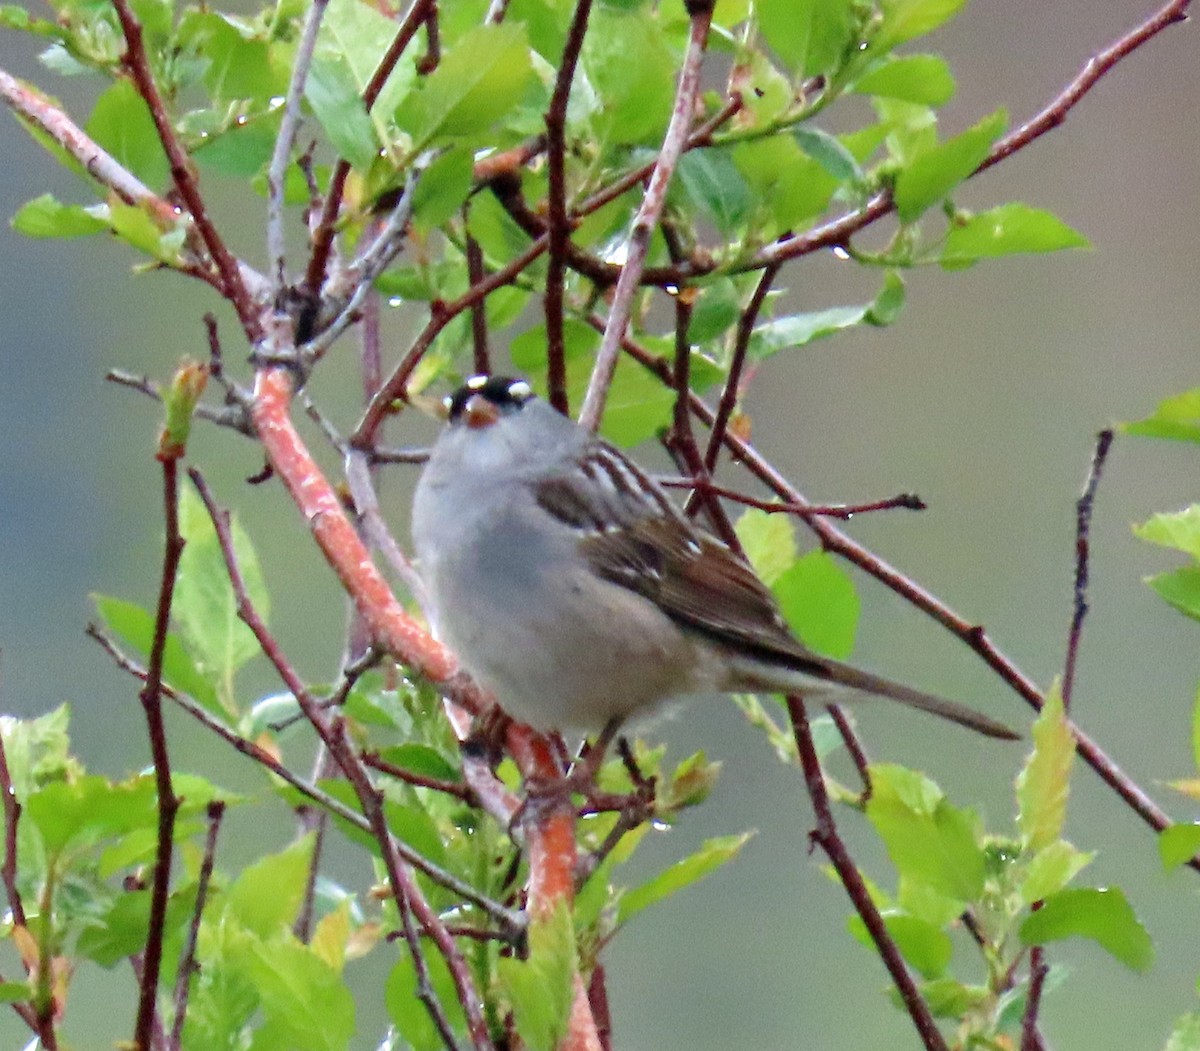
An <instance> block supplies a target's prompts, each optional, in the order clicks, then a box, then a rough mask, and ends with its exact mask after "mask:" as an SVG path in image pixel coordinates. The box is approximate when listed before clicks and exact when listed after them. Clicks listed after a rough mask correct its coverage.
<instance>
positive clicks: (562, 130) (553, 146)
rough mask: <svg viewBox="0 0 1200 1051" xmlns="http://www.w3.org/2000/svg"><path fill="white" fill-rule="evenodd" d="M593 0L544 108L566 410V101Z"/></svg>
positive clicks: (552, 381) (552, 392) (552, 386)
mask: <svg viewBox="0 0 1200 1051" xmlns="http://www.w3.org/2000/svg"><path fill="white" fill-rule="evenodd" d="M591 10H592V0H578V2H577V3H576V5H575V14H574V15H573V16H572V18H571V27H570V29H569V30H568V31H567V40H566V43H565V44H564V45H563V53H562V60H561V61H560V62H559V66H558V76H557V78H556V79H555V82H554V93H553V94H552V95H551V96H550V105H549V107H548V108H547V109H546V116H545V120H546V167H547V176H548V189H547V203H548V206H549V207H548V208H547V216H546V228H547V230H548V232H549V234H550V254H549V257H548V259H547V263H548V265H547V268H546V301H545V316H546V387H547V390H548V393H549V397H550V404H551V405H553V406H554V407H555V408H556V409H558V411H559V412H562V413H565V412H567V409H568V406H567V368H566V361H565V358H564V354H565V351H564V349H563V284H564V281H565V279H566V253H567V244H568V242H569V241H570V239H571V227H570V222H569V219H568V217H567V177H566V149H567V147H566V126H567V102H568V100H569V99H570V96H571V85H572V83H573V82H574V80H575V67H576V64H577V63H578V62H579V55H580V52H581V51H582V50H583V38H584V35H585V34H586V33H587V24H588V16H589V15H590V14H591Z"/></svg>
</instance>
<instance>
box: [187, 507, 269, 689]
mask: <svg viewBox="0 0 1200 1051" xmlns="http://www.w3.org/2000/svg"><path fill="white" fill-rule="evenodd" d="M179 528H180V532H181V533H182V534H183V537H184V540H185V541H186V545H185V546H184V549H183V555H182V556H181V557H180V560H179V579H178V581H177V583H176V587H175V601H174V604H173V606H172V609H171V613H172V616H173V617H174V618H175V620H176V621H177V623H178V624H179V627H180V632H181V634H182V636H183V639H184V642H185V643H186V645H187V647H188V649H189V650H190V651H191V653H192V655H193V656H194V657H195V659H196V663H197V665H198V666H199V667H200V669H201V671H202V672H203V673H204V674H205V675H206V676H208V677H209V678H211V679H212V681H214V682H215V683H216V684H217V691H218V694H219V696H220V698H221V702H222V703H223V704H224V705H225V707H226V708H227V709H228V710H229V711H231V712H232V711H234V710H235V705H234V691H233V677H234V675H235V674H236V672H237V670H238V669H239V668H240V667H241V666H242V665H243V664H245V663H246V662H247V661H248V660H250V658H251V657H253V656H255V655H256V654H257V653H258V642H257V640H256V639H255V638H254V633H253V632H252V631H251V630H250V629H249V628H248V627H247V626H246V625H245V624H244V623H243V622H242V621H241V619H240V618H239V617H238V614H237V600H236V599H235V598H234V594H233V586H232V584H230V582H229V573H228V571H227V570H226V568H225V560H224V558H223V556H222V554H221V545H220V542H219V541H218V539H217V531H216V529H214V528H213V524H212V520H211V519H210V518H209V516H208V512H207V511H206V510H205V509H204V505H203V504H202V503H201V501H200V498H199V497H198V496H196V494H195V493H194V492H193V491H192V490H191V489H190V488H185V489H184V490H183V491H182V492H181V494H180V502H179ZM230 531H231V533H232V536H233V548H234V553H235V554H236V555H237V561H238V568H239V569H240V570H241V574H242V579H243V581H244V582H245V585H246V591H247V593H248V595H249V596H250V600H251V601H252V602H253V603H254V605H255V608H256V609H257V610H258V614H259V616H260V617H262V618H263V620H266V619H267V618H268V616H269V615H270V600H269V598H268V596H267V590H266V584H265V583H264V581H263V576H262V570H261V569H260V568H259V564H258V556H257V555H256V554H255V553H254V548H253V547H252V546H251V543H250V538H249V536H247V534H246V532H245V531H244V530H243V529H242V527H241V525H240V524H239V523H238V521H237V519H236V518H233V519H231V520H230Z"/></svg>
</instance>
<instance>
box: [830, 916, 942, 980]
mask: <svg viewBox="0 0 1200 1051" xmlns="http://www.w3.org/2000/svg"><path fill="white" fill-rule="evenodd" d="M883 922H884V925H885V926H886V927H887V929H888V933H889V934H890V935H891V936H892V939H893V940H894V941H895V943H896V947H897V948H898V949H899V950H900V952H901V954H902V955H903V956H904V959H905V960H907V961H908V963H909V964H910V965H911V966H912V967H914V968H915V969H916V970H917V971H918V972H920V974H921V976H922V977H923V978H929V979H932V978H940V977H942V975H944V974H945V973H946V968H947V967H948V966H949V964H950V957H951V956H953V954H954V943H953V942H952V941H951V940H950V935H948V934H947V933H946V932H945V931H944V930H942V929H941V928H939V927H936V926H934V925H933V924H932V923H929V922H928V921H926V920H922V919H918V918H917V917H916V916H909V915H907V914H906V913H902V912H892V913H886V914H885V915H884V917H883ZM849 926H850V933H851V934H853V935H854V937H855V939H856V940H857V941H859V942H861V943H862V944H863V945H865V946H866V947H867V948H868V949H871V948H873V947H874V942H873V941H872V940H871V935H870V934H869V933H868V932H867V925H866V924H865V923H863V920H862V917H861V916H858V915H854V916H851V917H850V920H849Z"/></svg>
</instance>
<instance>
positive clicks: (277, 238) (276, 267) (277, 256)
mask: <svg viewBox="0 0 1200 1051" xmlns="http://www.w3.org/2000/svg"><path fill="white" fill-rule="evenodd" d="M328 6H329V0H313V2H312V6H311V7H309V9H308V17H307V18H306V19H305V22H304V31H303V32H302V33H301V35H300V42H299V44H297V45H296V58H295V60H294V62H293V64H292V79H291V81H290V82H289V83H288V91H287V101H286V103H285V104H284V107H283V119H282V120H281V121H280V123H279V134H278V135H277V136H276V137H275V149H274V151H273V152H272V154H271V163H270V166H269V167H268V168H267V258H268V259H269V260H270V261H271V262H270V267H271V269H270V275H271V279H272V280H273V281H274V283H275V294H276V296H278V295H279V294H280V293H281V292H282V291H283V286H284V283H285V280H286V262H285V260H284V229H283V204H284V189H285V185H286V183H287V170H288V165H289V163H290V161H291V158H292V147H293V146H294V145H295V143H296V131H297V129H298V128H299V126H300V101H301V99H302V98H303V97H304V85H305V84H306V83H307V82H308V71H309V69H310V68H311V67H312V58H313V50H314V49H315V48H316V46H317V32H318V31H319V30H320V28H321V20H322V19H323V18H324V17H325V10H326V8H327V7H328Z"/></svg>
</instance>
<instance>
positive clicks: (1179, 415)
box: [1120, 387, 1200, 444]
mask: <svg viewBox="0 0 1200 1051" xmlns="http://www.w3.org/2000/svg"><path fill="white" fill-rule="evenodd" d="M1120 427H1121V430H1122V431H1124V432H1125V433H1126V434H1137V435H1141V436H1142V437H1143V438H1167V439H1169V440H1171V441H1177V442H1193V443H1197V444H1200V387H1196V388H1194V389H1192V390H1189V391H1184V392H1183V393H1182V394H1176V395H1174V396H1173V397H1170V398H1165V399H1164V400H1163V401H1160V402H1159V403H1158V407H1157V408H1156V409H1155V410H1154V412H1153V413H1151V414H1150V415H1149V416H1147V417H1146V418H1145V419H1144V420H1135V421H1133V422H1131V423H1122V424H1121V425H1120Z"/></svg>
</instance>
